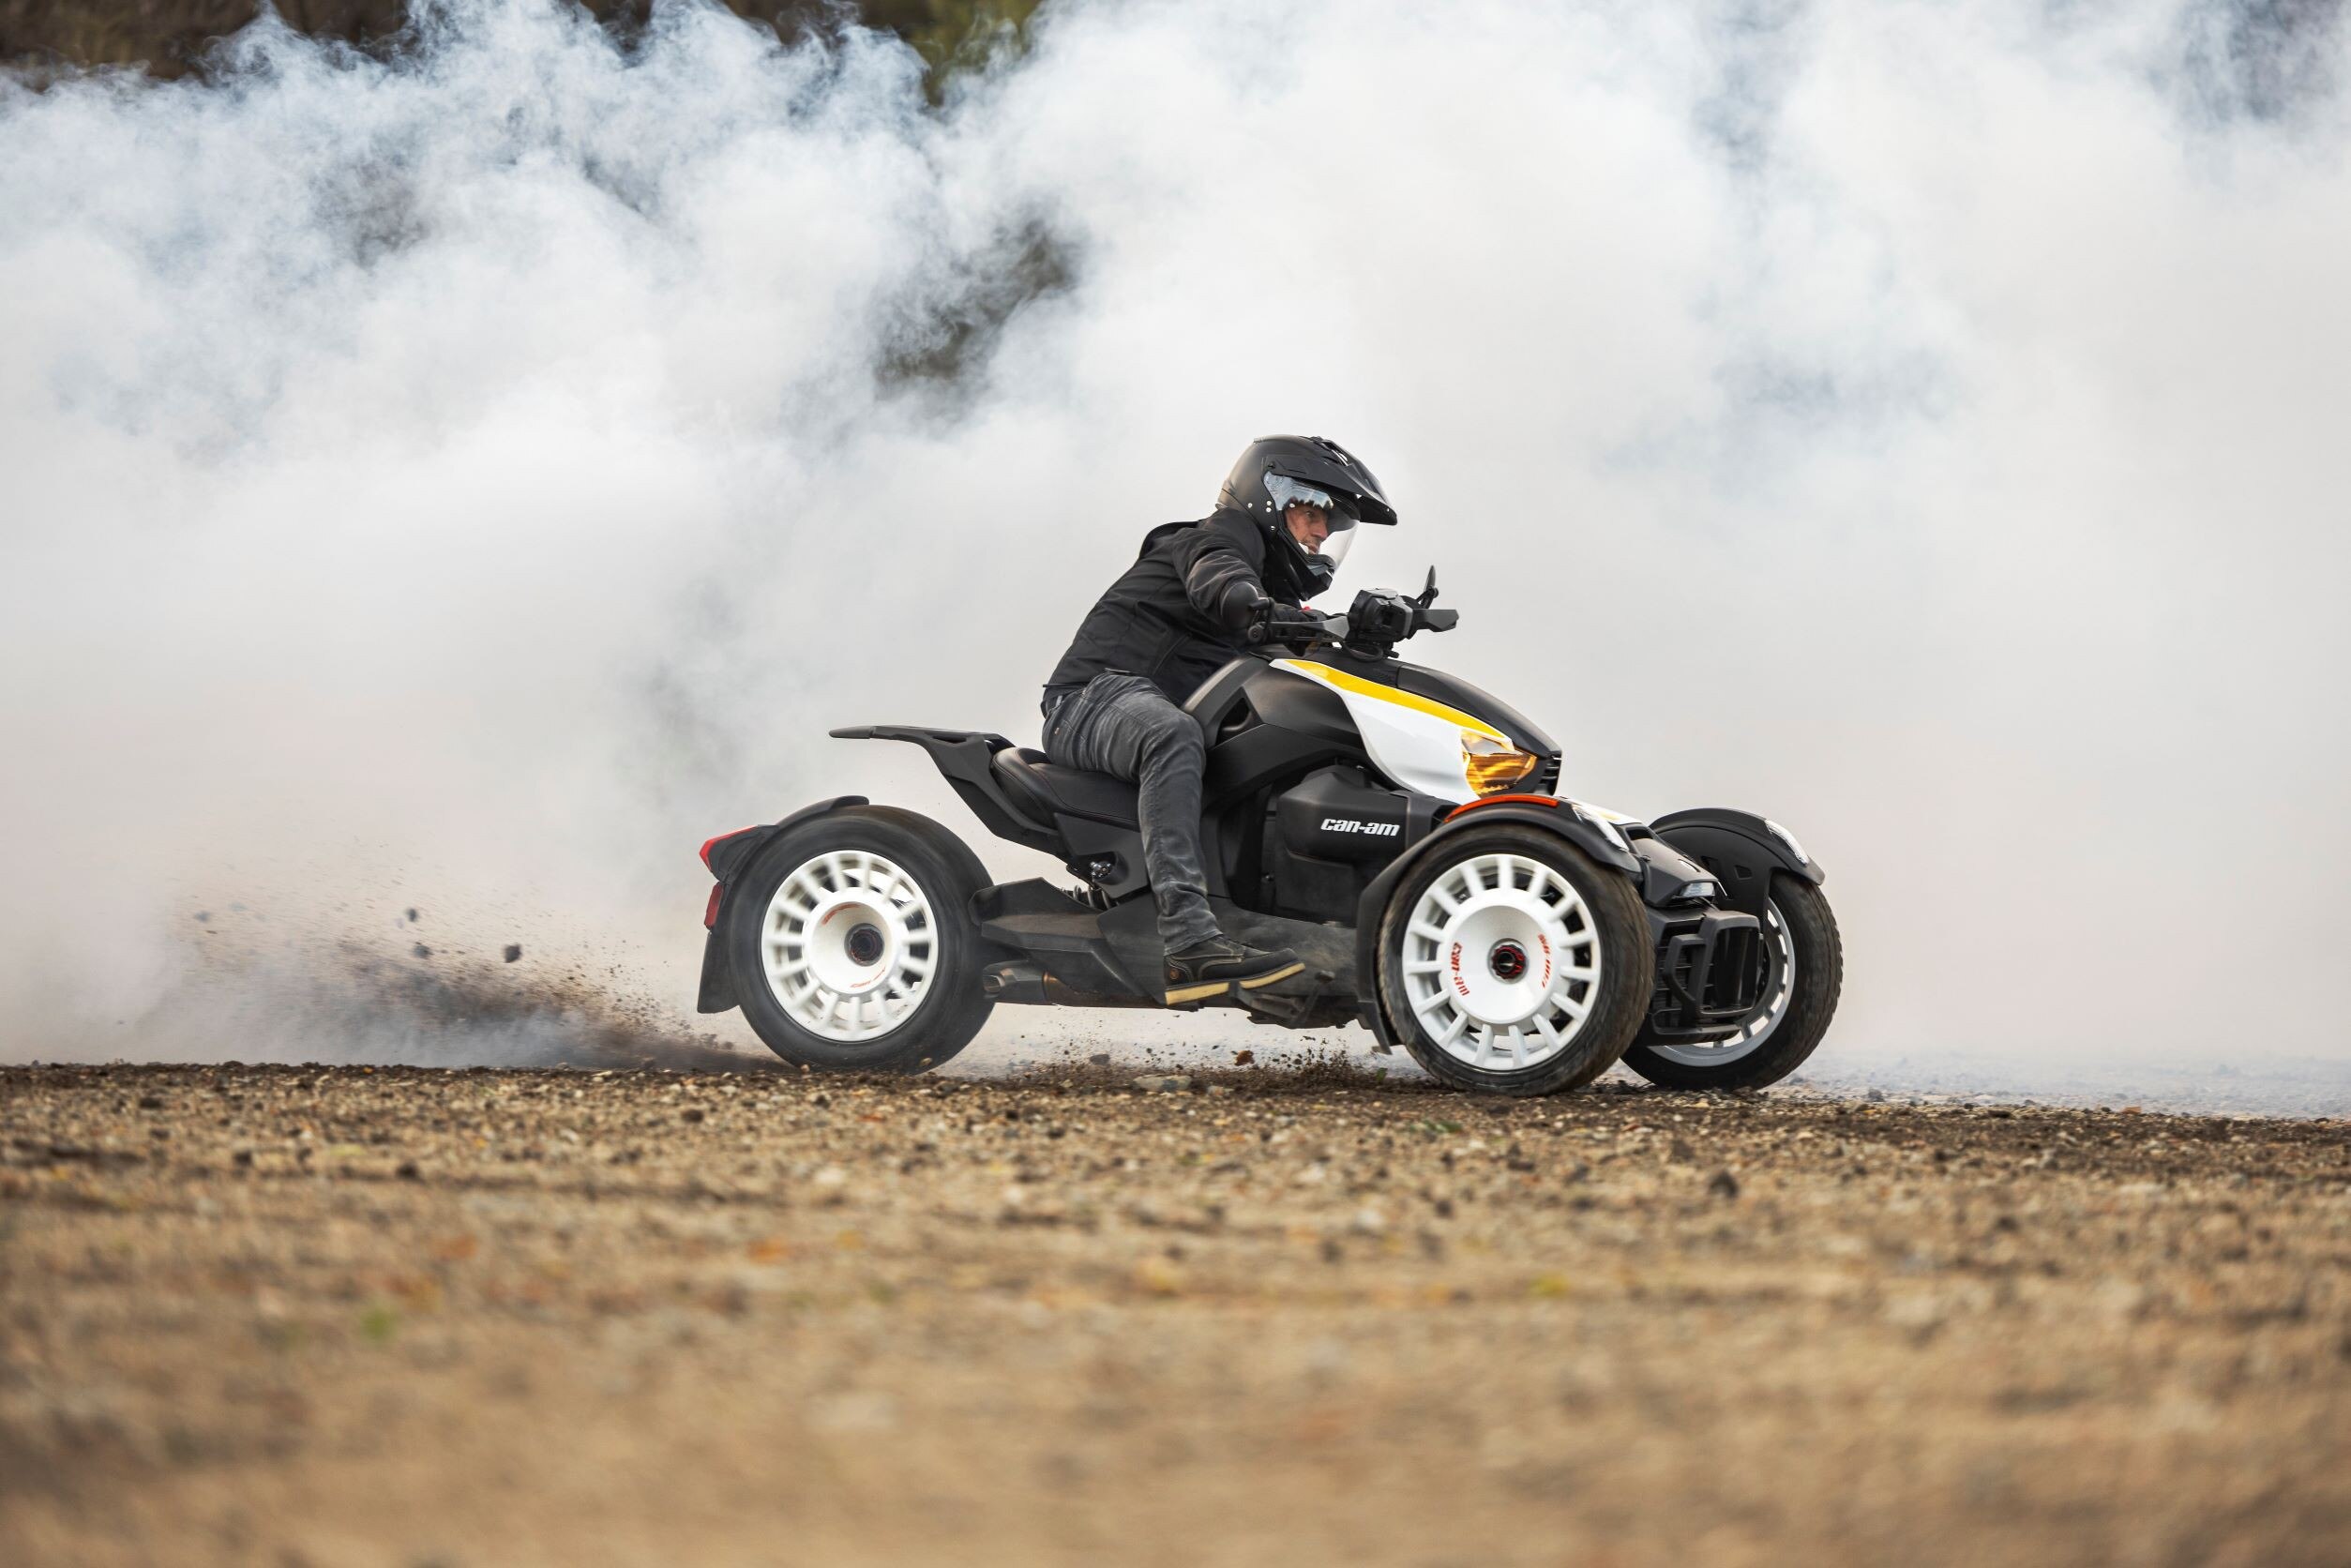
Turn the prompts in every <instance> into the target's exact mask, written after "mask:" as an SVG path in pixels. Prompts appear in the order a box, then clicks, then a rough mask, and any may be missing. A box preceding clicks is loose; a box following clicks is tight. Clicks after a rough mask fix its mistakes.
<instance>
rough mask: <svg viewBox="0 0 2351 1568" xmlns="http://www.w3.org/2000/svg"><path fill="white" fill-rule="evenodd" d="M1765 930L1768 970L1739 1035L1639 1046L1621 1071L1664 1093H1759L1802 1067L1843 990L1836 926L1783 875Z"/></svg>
mask: <svg viewBox="0 0 2351 1568" xmlns="http://www.w3.org/2000/svg"><path fill="white" fill-rule="evenodd" d="M1763 929H1764V936H1765V939H1766V942H1767V943H1768V949H1767V950H1768V952H1769V956H1770V962H1771V968H1770V971H1769V972H1768V973H1767V974H1766V975H1765V978H1764V986H1763V991H1764V995H1763V1000H1762V1001H1761V1002H1759V1003H1756V1011H1755V1012H1754V1013H1752V1014H1750V1015H1749V1016H1748V1019H1747V1023H1746V1027H1745V1028H1744V1029H1743V1030H1742V1031H1741V1033H1740V1034H1739V1035H1737V1036H1735V1037H1733V1038H1732V1039H1729V1040H1726V1041H1724V1042H1723V1043H1721V1044H1719V1045H1712V1046H1676V1045H1669V1044H1666V1043H1665V1042H1663V1041H1657V1040H1650V1039H1642V1040H1637V1041H1635V1043H1634V1045H1633V1047H1632V1048H1630V1049H1629V1050H1627V1051H1626V1052H1625V1053H1624V1064H1625V1065H1626V1066H1628V1067H1630V1068H1632V1069H1633V1070H1634V1071H1635V1072H1636V1073H1638V1074H1640V1075H1641V1077H1643V1078H1647V1079H1649V1081H1650V1082H1651V1083H1654V1084H1658V1085H1661V1086H1662V1087H1664V1088H1666V1089H1760V1088H1762V1087H1763V1086H1764V1085H1766V1084H1770V1083H1777V1082H1779V1081H1780V1079H1782V1078H1786V1077H1787V1075H1788V1074H1790V1073H1792V1072H1794V1071H1795V1070H1796V1069H1797V1068H1799V1067H1801V1066H1802V1065H1803V1064H1804V1059H1805V1058H1807V1057H1809V1056H1811V1055H1812V1053H1813V1051H1814V1049H1815V1048H1817V1047H1818V1046H1819V1044H1820V1038H1821V1036H1822V1035H1824V1034H1826V1033H1829V1020H1830V1019H1831V1018H1834V1017H1835V1016H1836V1011H1837V996H1838V994H1839V992H1841V991H1842V990H1843V989H1844V988H1845V952H1844V946H1843V943H1842V942H1841V941H1840V939H1839V938H1838V936H1837V919H1836V916H1835V915H1834V914H1832V913H1831V912H1830V909H1829V900H1828V899H1827V898H1826V897H1823V896H1822V894H1821V891H1820V889H1819V888H1817V887H1816V886H1814V885H1813V884H1812V883H1811V882H1806V881H1804V880H1803V879H1802V878H1801V877H1792V876H1789V875H1788V874H1787V873H1786V872H1785V871H1782V872H1778V873H1775V874H1774V875H1773V876H1772V878H1771V902H1770V904H1769V905H1767V906H1766V912H1765V915H1764V925H1763ZM1791 971H1792V973H1791Z"/></svg>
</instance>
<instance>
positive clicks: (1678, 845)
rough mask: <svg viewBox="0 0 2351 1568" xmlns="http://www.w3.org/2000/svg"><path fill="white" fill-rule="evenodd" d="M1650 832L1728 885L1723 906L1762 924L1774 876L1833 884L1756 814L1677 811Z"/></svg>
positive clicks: (1699, 809)
mask: <svg viewBox="0 0 2351 1568" xmlns="http://www.w3.org/2000/svg"><path fill="white" fill-rule="evenodd" d="M1650 831H1651V832H1652V833H1654V834H1656V835H1657V837H1660V838H1663V839H1664V840H1665V842H1666V843H1668V844H1671V845H1672V846H1673V847H1674V848H1675V849H1677V850H1680V852H1682V853H1683V854H1686V855H1688V856H1689V857H1690V858H1691V859H1692V860H1695V861H1696V862H1697V863H1698V864H1699V865H1701V866H1703V867H1706V868H1707V869H1708V870H1709V871H1711V872H1713V873H1714V875H1715V877H1716V878H1717V879H1719V880H1720V881H1721V882H1722V884H1723V894H1724V898H1723V901H1724V902H1725V903H1727V904H1728V905H1730V906H1731V908H1733V909H1736V910H1742V911H1744V912H1747V913H1749V914H1752V915H1754V916H1755V917H1756V919H1758V920H1760V919H1762V918H1763V917H1764V909H1765V906H1766V904H1767V903H1768V902H1769V901H1770V899H1771V874H1772V873H1773V872H1774V871H1784V872H1786V874H1788V875H1789V876H1792V877H1801V878H1803V879H1804V881H1806V882H1812V883H1814V884H1815V885H1818V884H1819V883H1820V882H1824V881H1826V880H1827V879H1828V873H1827V872H1826V871H1824V870H1822V869H1821V867H1820V862H1818V861H1816V860H1813V859H1809V858H1805V857H1800V856H1799V855H1798V854H1797V852H1796V851H1795V850H1794V848H1793V847H1791V846H1790V845H1789V844H1788V842H1787V840H1786V839H1785V838H1782V837H1780V836H1779V835H1778V834H1776V833H1774V832H1772V831H1771V826H1770V825H1769V824H1768V823H1766V822H1764V820H1763V819H1762V818H1761V817H1758V816H1756V814H1755V813H1754V812H1752V811H1734V810H1731V809H1729V808H1728V807H1717V806H1706V807H1696V808H1695V809H1693V810H1689V811H1674V812H1669V813H1668V814H1666V815H1665V816H1663V817H1660V818H1658V819H1657V820H1656V821H1655V822H1651V823H1650Z"/></svg>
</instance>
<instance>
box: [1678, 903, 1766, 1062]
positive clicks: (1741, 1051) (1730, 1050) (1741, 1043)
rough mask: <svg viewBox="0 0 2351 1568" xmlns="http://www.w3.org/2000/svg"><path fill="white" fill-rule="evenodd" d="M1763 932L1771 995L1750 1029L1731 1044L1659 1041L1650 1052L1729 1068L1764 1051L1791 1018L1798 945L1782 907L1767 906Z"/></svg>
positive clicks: (1751, 1023)
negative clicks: (1789, 1008) (1783, 1021)
mask: <svg viewBox="0 0 2351 1568" xmlns="http://www.w3.org/2000/svg"><path fill="white" fill-rule="evenodd" d="M1763 930H1764V940H1765V941H1766V942H1769V943H1770V944H1771V946H1770V947H1769V949H1768V950H1767V951H1768V952H1769V953H1770V955H1771V972H1770V973H1769V974H1767V975H1766V976H1765V977H1764V984H1765V985H1767V986H1769V987H1770V988H1771V995H1770V996H1768V997H1767V998H1765V1000H1764V1003H1763V1005H1762V1006H1761V1007H1760V1008H1758V1010H1757V1011H1756V1015H1755V1017H1754V1018H1753V1020H1752V1021H1751V1022H1749V1024H1748V1025H1747V1027H1746V1028H1744V1029H1742V1030H1741V1031H1740V1032H1739V1033H1736V1034H1734V1035H1732V1036H1731V1037H1730V1038H1729V1039H1727V1040H1714V1041H1692V1042H1688V1043H1685V1044H1678V1045H1669V1044H1667V1043H1665V1042H1664V1041H1659V1042H1657V1043H1656V1044H1654V1045H1651V1046H1650V1047H1649V1049H1650V1050H1652V1051H1655V1052H1656V1053H1657V1054H1658V1055H1659V1056H1662V1057H1664V1058H1665V1060H1666V1061H1668V1062H1671V1063H1678V1064H1679V1065H1680V1066H1684V1067H1727V1066H1729V1065H1730V1064H1731V1063H1734V1062H1736V1061H1738V1060H1739V1059H1740V1058H1741V1057H1743V1056H1752V1055H1754V1054H1755V1053H1756V1051H1758V1050H1760V1049H1762V1048H1763V1045H1764V1042H1765V1041H1767V1040H1769V1039H1771V1033H1772V1031H1774V1030H1776V1029H1778V1028H1779V1027H1780V1020H1781V1019H1783V1018H1786V1017H1787V1003H1788V999H1789V998H1790V997H1793V996H1794V995H1795V994H1796V944H1795V943H1794V942H1791V941H1789V940H1788V935H1787V922H1786V921H1785V920H1783V919H1781V918H1780V906H1779V905H1778V904H1776V903H1771V904H1766V905H1765V906H1764V910H1763Z"/></svg>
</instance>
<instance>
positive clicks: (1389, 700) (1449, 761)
mask: <svg viewBox="0 0 2351 1568" xmlns="http://www.w3.org/2000/svg"><path fill="white" fill-rule="evenodd" d="M1273 668H1274V669H1276V670H1287V671H1289V672H1290V673H1291V674H1293V675H1304V677H1305V678H1306V679H1308V680H1310V681H1312V682H1314V683H1315V684H1316V685H1317V686H1327V687H1329V688H1330V689H1331V690H1333V691H1334V692H1336V693H1338V697H1339V701H1342V702H1344V703H1346V704H1347V716H1348V717H1349V718H1351V719H1353V720H1354V721H1355V729H1356V731H1357V732H1359V733H1360V734H1362V736H1363V737H1364V750H1366V751H1368V752H1370V753H1371V760H1372V761H1373V763H1374V764H1375V765H1376V766H1377V767H1378V768H1379V771H1380V772H1381V773H1384V774H1386V775H1387V776H1389V777H1390V778H1393V779H1394V780H1395V781H1396V782H1397V783H1398V784H1401V785H1402V786H1404V787H1405V788H1406V789H1408V790H1418V791H1419V792H1421V793H1423V794H1424V795H1435V796H1436V797H1437V798H1438V799H1439V800H1449V801H1454V802H1456V803H1457V802H1463V801H1472V800H1475V799H1477V798H1478V794H1477V792H1476V791H1475V790H1473V789H1471V788H1470V787H1469V773H1468V770H1467V769H1466V767H1465V766H1464V764H1463V759H1462V755H1461V731H1464V730H1468V731H1471V732H1472V733H1475V734H1481V735H1489V736H1491V737H1493V738H1494V739H1495V740H1498V741H1500V740H1504V739H1505V737H1504V736H1503V734H1502V732H1501V731H1500V730H1497V729H1495V728H1494V727H1493V726H1492V725H1490V724H1488V723H1486V722H1485V720H1484V719H1482V718H1479V717H1477V716H1474V715H1472V714H1465V713H1463V712H1461V711H1460V710H1459V709H1457V708H1448V707H1446V706H1444V705H1443V704H1442V703H1439V702H1432V701H1429V700H1428V699H1426V698H1424V697H1416V696H1413V695H1412V694H1411V693H1409V692H1402V691H1396V690H1394V689H1393V688H1390V687H1386V686H1377V685H1375V684H1374V683H1372V682H1369V681H1365V680H1363V679H1361V678H1360V677H1355V676H1350V675H1348V674H1346V673H1344V672H1343V671H1336V670H1332V669H1330V668H1329V667H1327V666H1325V665H1320V664H1315V663H1312V662H1310V661H1308V660H1305V659H1295V658H1277V659H1275V660H1274V661H1273Z"/></svg>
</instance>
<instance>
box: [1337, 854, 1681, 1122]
mask: <svg viewBox="0 0 2351 1568" xmlns="http://www.w3.org/2000/svg"><path fill="white" fill-rule="evenodd" d="M1655 971H1656V958H1655V956H1654V955H1652V954H1651V953H1650V944H1649V920H1648V917H1647V916H1646V915H1645V914H1644V913H1643V912H1642V911H1641V899H1640V895H1639V894H1638V893H1637V892H1635V889H1634V886H1633V882H1632V881H1631V879H1630V878H1628V877H1626V876H1624V875H1623V874H1622V873H1620V872H1618V871H1613V870H1610V869H1609V868H1608V867H1605V866H1602V865H1601V864H1599V863H1598V862H1597V861H1595V860H1593V859H1592V858H1591V857H1590V855H1588V854H1586V853H1584V852H1583V851H1581V850H1579V849H1577V848H1576V847H1575V845H1573V844H1571V843H1569V842H1568V841H1567V840H1565V839H1564V838H1561V837H1558V836H1557V835H1554V834H1548V833H1545V832H1543V831H1541V830H1540V829H1537V828H1531V827H1521V826H1518V825H1515V824H1511V823H1497V824H1495V825H1494V826H1492V827H1480V828H1471V829H1469V830H1467V831H1464V832H1460V833H1455V834H1449V835H1447V836H1446V837H1445V840H1444V844H1443V847H1442V848H1441V849H1440V850H1439V852H1437V853H1436V854H1435V855H1434V856H1433V857H1432V858H1431V860H1430V861H1429V863H1428V864H1427V865H1426V866H1424V867H1422V868H1421V869H1420V870H1418V871H1417V872H1415V873H1414V874H1413V875H1411V876H1409V877H1408V878H1406V879H1405V880H1404V881H1403V882H1400V883H1399V884H1397V887H1396V891H1395V894H1394V897H1391V898H1390V899H1389V901H1388V907H1387V909H1386V911H1385V912H1383V913H1382V914H1381V916H1380V922H1379V999H1380V1004H1381V1005H1382V1006H1384V1007H1385V1008H1386V1009H1387V1013H1388V1018H1389V1019H1390V1021H1391V1022H1392V1023H1393V1025H1394V1029H1395V1033H1396V1034H1397V1037H1398V1038H1400V1039H1401V1040H1402V1041H1403V1042H1404V1046H1405V1048H1406V1049H1407V1050H1409V1051H1410V1052H1411V1053H1412V1060H1414V1061H1415V1062H1418V1063H1420V1064H1421V1065H1422V1066H1423V1067H1424V1068H1426V1069H1427V1070H1428V1072H1429V1074H1430V1076H1432V1077H1434V1078H1437V1079H1439V1081H1440V1082H1443V1083H1448V1084H1451V1085H1453V1086H1454V1088H1456V1089H1466V1090H1470V1091H1473V1092H1476V1093H1488V1094H1552V1093H1559V1092H1560V1090H1563V1089H1574V1088H1576V1087H1578V1086H1580V1085H1583V1084H1587V1083H1590V1081H1591V1080H1592V1079H1593V1078H1598V1077H1599V1076H1600V1075H1601V1074H1602V1073H1605V1072H1606V1071H1607V1070H1608V1068H1609V1067H1610V1066H1611V1065H1613V1064H1614V1063H1615V1062H1616V1060H1617V1058H1618V1057H1619V1056H1620V1055H1622V1054H1623V1051H1624V1048H1625V1046H1626V1044H1627V1043H1628V1042H1630V1041H1631V1040H1632V1038H1633V1035H1634V1033H1635V1031H1637V1030H1638V1029H1639V1028H1640V1026H1641V1018H1642V1016H1643V1013H1644V1011H1645V1009H1646V1008H1647V1006H1648V1003H1649V996H1650V988H1651V987H1652V986H1653V984H1654V974H1655Z"/></svg>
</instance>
